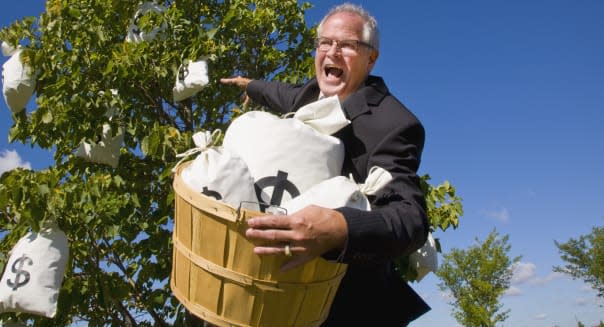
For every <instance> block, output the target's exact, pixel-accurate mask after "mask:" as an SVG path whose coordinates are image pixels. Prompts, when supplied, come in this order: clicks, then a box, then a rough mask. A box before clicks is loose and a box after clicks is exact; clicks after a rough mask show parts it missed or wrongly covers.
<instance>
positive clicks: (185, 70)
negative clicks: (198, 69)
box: [178, 64, 189, 83]
mask: <svg viewBox="0 0 604 327" xmlns="http://www.w3.org/2000/svg"><path fill="white" fill-rule="evenodd" d="M187 76H189V65H188V64H187V65H182V66H181V67H180V70H179V71H178V80H179V81H181V82H183V83H184V81H185V78H186V77H187Z"/></svg>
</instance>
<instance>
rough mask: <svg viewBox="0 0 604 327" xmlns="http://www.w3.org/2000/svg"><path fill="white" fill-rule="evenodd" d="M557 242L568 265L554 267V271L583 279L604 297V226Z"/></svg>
mask: <svg viewBox="0 0 604 327" xmlns="http://www.w3.org/2000/svg"><path fill="white" fill-rule="evenodd" d="M555 244H556V246H557V247H558V250H559V251H560V254H561V257H562V260H564V261H566V265H565V266H563V267H560V266H557V267H554V271H558V272H562V273H565V274H568V275H570V276H572V277H573V278H575V279H582V280H583V281H585V282H586V283H589V284H591V285H592V287H593V288H594V289H595V290H597V291H598V296H599V297H604V227H593V229H592V231H591V233H589V234H586V235H581V236H579V238H576V239H574V238H571V239H570V240H568V242H566V243H558V242H555Z"/></svg>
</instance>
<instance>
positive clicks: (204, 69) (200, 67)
mask: <svg viewBox="0 0 604 327" xmlns="http://www.w3.org/2000/svg"><path fill="white" fill-rule="evenodd" d="M208 81H209V79H208V63H207V62H206V61H205V60H200V61H187V62H185V63H183V64H182V65H180V68H179V69H178V74H177V75H176V82H175V83H174V88H173V89H172V96H173V97H174V101H175V102H176V101H182V100H184V99H186V98H189V97H191V96H193V95H195V94H196V93H197V92H199V91H201V89H203V88H204V86H206V85H207V84H208Z"/></svg>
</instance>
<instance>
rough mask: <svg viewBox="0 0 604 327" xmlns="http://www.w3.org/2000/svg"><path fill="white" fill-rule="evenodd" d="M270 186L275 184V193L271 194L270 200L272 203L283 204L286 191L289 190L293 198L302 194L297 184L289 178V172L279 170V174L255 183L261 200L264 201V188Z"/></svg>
mask: <svg viewBox="0 0 604 327" xmlns="http://www.w3.org/2000/svg"><path fill="white" fill-rule="evenodd" d="M270 186H273V195H271V200H270V204H271V205H280V204H281V200H282V199H283V192H284V191H287V193H289V195H290V196H291V197H292V199H293V198H295V197H296V196H298V195H300V191H298V188H296V185H294V183H292V182H291V181H289V180H288V179H287V173H286V172H284V171H281V170H279V171H278V172H277V176H267V177H264V178H261V179H260V180H258V181H257V182H256V183H255V184H254V189H255V191H256V196H257V197H258V200H259V201H260V202H262V190H263V189H265V188H267V187H270Z"/></svg>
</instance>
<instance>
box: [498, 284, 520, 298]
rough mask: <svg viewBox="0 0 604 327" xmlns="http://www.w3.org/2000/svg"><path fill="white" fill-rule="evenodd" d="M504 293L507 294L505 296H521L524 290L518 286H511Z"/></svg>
mask: <svg viewBox="0 0 604 327" xmlns="http://www.w3.org/2000/svg"><path fill="white" fill-rule="evenodd" d="M503 295H505V296H520V295H522V290H521V289H519V288H518V287H516V286H510V288H508V289H507V290H505V293H504V294H503Z"/></svg>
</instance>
